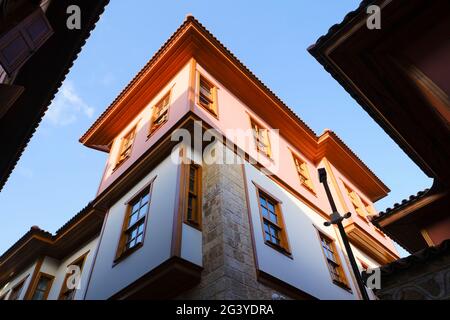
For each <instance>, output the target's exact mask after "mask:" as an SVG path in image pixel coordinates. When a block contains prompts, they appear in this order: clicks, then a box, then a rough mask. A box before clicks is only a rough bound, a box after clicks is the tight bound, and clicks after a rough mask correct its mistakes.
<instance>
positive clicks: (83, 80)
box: [0, 0, 431, 253]
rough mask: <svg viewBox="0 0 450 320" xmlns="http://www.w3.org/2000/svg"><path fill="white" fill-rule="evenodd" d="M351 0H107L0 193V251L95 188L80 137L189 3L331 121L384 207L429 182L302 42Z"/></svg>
mask: <svg viewBox="0 0 450 320" xmlns="http://www.w3.org/2000/svg"><path fill="white" fill-rule="evenodd" d="M358 5H359V0H346V1H335V0H320V1H319V0H314V1H306V0H301V1H299V0H292V1H288V0H283V1H274V0H270V1H269V0H254V1H236V0H232V1H230V0H228V1H200V0H192V1H188V0H182V1H167V0H164V1H149V0H130V1H117V0H116V1H111V3H110V4H109V5H108V7H107V8H106V11H105V13H104V14H103V16H102V17H101V19H100V21H99V22H98V23H97V27H96V29H95V30H94V31H93V32H92V35H91V37H90V38H89V39H88V42H87V44H86V45H85V46H84V48H83V51H82V52H81V54H80V55H79V57H78V59H77V60H76V61H75V64H74V66H73V67H72V69H71V71H70V73H69V75H68V77H67V79H66V81H65V82H64V85H63V87H62V89H61V90H60V92H59V93H58V95H57V97H56V98H55V100H54V101H53V104H52V106H51V107H50V109H49V111H48V112H47V114H46V116H45V117H44V120H43V122H42V123H41V125H40V126H39V128H38V129H37V131H36V133H35V135H34V137H33V138H32V140H31V142H30V143H29V145H28V147H27V149H26V150H25V152H24V154H23V155H22V158H21V159H20V161H19V162H18V165H17V167H16V169H15V170H14V172H13V173H12V175H11V177H10V179H9V181H8V182H7V183H6V186H5V187H4V189H3V191H2V192H1V193H0V214H1V223H0V253H3V252H4V251H5V250H6V249H8V248H9V247H10V246H11V245H12V244H13V243H14V242H16V241H17V240H18V239H19V238H20V237H21V236H22V235H23V234H24V233H25V232H26V231H28V230H29V228H30V227H31V226H32V225H38V226H39V227H41V228H42V229H45V230H48V231H50V232H55V231H56V230H57V229H58V228H59V227H61V226H62V225H63V224H64V223H65V222H66V221H68V220H69V219H70V218H71V217H72V216H73V215H75V214H76V213H77V212H78V211H79V210H80V209H82V208H83V207H84V206H85V205H86V204H87V203H88V202H89V201H90V200H92V199H93V198H94V197H95V194H96V191H97V187H98V184H99V182H100V178H101V176H102V173H103V169H104V163H105V161H106V156H107V155H106V154H105V153H102V152H99V151H95V150H92V149H88V148H86V147H84V146H83V145H81V144H80V143H79V142H78V139H79V138H80V137H81V135H82V134H83V133H84V132H85V131H86V129H88V128H89V126H90V125H91V124H92V123H93V122H94V120H95V119H96V118H97V116H98V115H100V114H101V113H102V112H103V110H104V109H105V108H106V107H107V106H108V105H109V104H110V103H111V102H112V101H113V100H114V98H115V97H116V96H117V95H118V93H119V92H120V91H121V90H122V88H123V87H124V86H125V85H126V84H127V83H128V82H129V81H130V80H131V79H132V78H133V76H134V75H135V74H136V73H137V72H138V71H139V70H140V69H141V68H142V67H143V66H144V64H145V63H146V62H147V61H148V60H149V59H150V58H151V57H152V55H153V54H154V53H155V52H156V50H158V49H159V47H160V46H161V45H162V44H163V43H164V42H165V41H166V40H167V39H168V38H169V36H170V35H171V34H172V33H173V32H174V31H175V30H176V29H177V28H178V26H179V25H180V24H181V23H182V22H183V20H184V18H185V16H186V14H187V13H192V14H193V15H194V16H195V17H196V18H197V19H198V20H199V21H200V22H201V23H202V24H204V25H205V26H206V28H208V29H209V30H210V31H211V32H212V33H213V34H214V35H215V36H216V37H217V38H218V39H219V40H220V41H221V42H222V43H223V44H224V45H225V46H227V47H228V48H229V49H230V50H231V51H232V52H233V53H234V54H235V55H236V56H237V57H238V58H239V59H240V60H241V61H242V62H243V63H244V64H245V65H246V66H247V67H249V68H250V70H252V71H253V72H254V73H255V74H256V75H257V76H258V77H259V78H260V79H261V80H262V81H263V82H264V83H265V84H266V85H267V86H269V88H271V89H272V90H273V91H274V92H275V93H276V94H277V95H278V96H279V97H280V98H281V99H282V100H283V101H284V102H286V104H287V105H289V106H290V107H291V108H292V109H293V110H295V112H296V113H297V114H298V115H299V116H300V117H301V118H302V119H303V120H304V121H305V122H306V123H307V124H308V125H309V126H310V127H311V128H312V129H313V130H314V131H315V132H316V133H318V134H320V133H321V132H322V131H323V129H324V128H330V129H332V130H333V131H335V132H336V133H337V134H338V135H339V136H340V137H341V138H342V139H343V140H344V141H345V142H346V143H347V145H348V146H349V147H350V148H351V149H352V150H353V151H354V152H355V153H356V154H358V156H359V157H360V158H361V159H362V160H363V161H364V162H365V163H366V164H367V165H368V166H369V167H370V168H371V169H372V170H373V171H374V172H375V173H376V174H377V175H378V176H379V177H380V178H381V180H383V181H384V182H385V183H386V184H387V185H388V186H389V187H390V188H391V190H392V191H391V193H390V194H389V196H388V197H386V198H385V199H382V200H380V201H379V202H378V203H376V208H377V209H378V210H384V209H385V208H386V207H387V206H390V205H392V204H393V203H394V202H397V201H400V200H402V199H404V198H406V197H408V196H409V195H411V194H414V193H416V192H417V191H419V190H422V189H424V188H426V187H429V186H430V185H431V180H430V179H429V178H427V177H426V176H425V175H424V174H423V173H422V172H421V171H420V169H419V168H418V167H417V166H416V165H415V164H414V163H413V162H412V161H411V160H410V159H409V158H408V157H407V156H406V155H405V154H404V153H403V152H402V151H401V149H400V148H399V147H398V146H397V145H396V144H395V143H394V142H393V141H392V140H391V139H390V138H389V137H388V136H387V135H386V134H385V132H384V131H383V130H382V129H381V128H380V127H379V126H378V125H377V124H376V123H375V122H374V121H373V120H372V119H371V118H370V117H369V116H368V115H367V114H366V112H365V111H364V110H363V109H362V108H361V107H360V106H359V105H358V104H357V103H356V102H355V101H354V100H353V99H352V98H351V97H350V95H349V94H348V93H347V92H346V91H345V90H344V89H343V88H342V87H341V86H340V85H339V84H338V83H337V82H336V81H335V80H334V79H333V78H332V77H331V76H330V75H329V74H328V73H327V72H326V71H325V70H324V69H323V68H322V66H321V65H320V64H319V63H318V62H317V61H316V60H315V59H314V58H313V57H312V56H311V55H310V54H309V53H308V52H307V51H306V49H307V48H308V46H309V45H311V44H313V43H314V42H315V40H316V39H317V38H318V37H320V36H321V35H323V34H325V33H326V32H327V31H328V28H329V27H330V26H331V25H333V24H335V23H338V22H340V21H342V19H343V17H344V16H345V14H346V13H347V12H349V11H351V10H353V9H355V8H356V7H357V6H358Z"/></svg>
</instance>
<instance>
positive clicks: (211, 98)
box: [198, 75, 217, 116]
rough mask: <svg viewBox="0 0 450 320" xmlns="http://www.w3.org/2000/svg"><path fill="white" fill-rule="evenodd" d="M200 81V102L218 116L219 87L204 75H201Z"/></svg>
mask: <svg viewBox="0 0 450 320" xmlns="http://www.w3.org/2000/svg"><path fill="white" fill-rule="evenodd" d="M198 81H199V82H198V102H199V104H200V105H201V106H202V107H204V108H205V109H206V110H208V111H209V112H211V113H212V114H213V115H215V116H217V87H216V86H214V85H213V84H212V83H211V82H210V81H209V80H207V79H206V78H205V77H204V76H202V75H199V80H198Z"/></svg>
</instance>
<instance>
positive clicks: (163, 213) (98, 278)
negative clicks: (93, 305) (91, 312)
mask: <svg viewBox="0 0 450 320" xmlns="http://www.w3.org/2000/svg"><path fill="white" fill-rule="evenodd" d="M177 171H178V165H177V164H176V163H174V162H173V161H172V159H171V158H170V157H168V158H166V159H165V160H164V161H162V162H161V163H160V164H159V165H158V166H157V167H156V168H155V169H154V170H153V171H152V172H150V173H149V174H148V175H147V176H146V177H145V178H143V179H142V180H141V181H140V182H139V183H137V184H136V185H135V186H134V187H133V188H132V189H131V190H129V192H128V193H127V194H126V195H124V196H123V197H122V198H121V199H120V200H119V201H117V202H116V203H115V204H114V205H113V206H112V207H111V208H110V210H109V212H108V216H107V218H106V224H105V229H104V234H103V236H102V239H101V240H100V245H99V248H98V256H97V259H96V262H95V266H94V268H93V272H92V279H91V282H90V284H89V287H88V289H87V294H86V299H107V298H109V297H110V296H111V295H113V294H115V293H117V292H118V291H120V290H121V289H123V288H124V287H126V286H127V285H129V284H131V283H132V282H133V281H135V280H137V279H138V278H139V277H141V276H143V275H144V274H146V273H147V272H149V271H151V270H152V269H154V268H155V267H157V266H158V265H160V264H161V263H163V262H164V261H165V260H167V259H168V258H169V257H170V250H171V239H172V227H173V212H174V205H175V195H176V186H177V184H178V181H177V180H178V175H177ZM155 176H156V179H155V180H154V182H153V190H152V198H151V203H150V208H149V213H148V217H147V218H148V221H147V228H146V233H145V238H144V244H143V246H142V247H141V248H139V249H138V250H137V251H135V252H134V253H132V254H131V255H129V256H128V257H126V258H125V259H123V260H121V261H120V262H118V263H117V264H114V259H115V255H116V250H117V245H118V241H119V238H120V235H121V230H122V224H123V220H124V216H125V213H126V204H125V203H126V202H127V201H128V200H130V198H131V197H132V196H133V195H134V194H136V192H138V191H139V190H140V189H142V187H144V186H145V185H146V184H147V183H148V182H149V181H150V180H151V179H153V178H154V177H155Z"/></svg>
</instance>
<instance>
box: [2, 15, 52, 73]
mask: <svg viewBox="0 0 450 320" xmlns="http://www.w3.org/2000/svg"><path fill="white" fill-rule="evenodd" d="M52 34H53V29H52V27H51V26H50V23H49V22H48V20H47V17H46V16H45V13H44V12H43V11H42V9H40V8H39V9H37V10H36V11H34V12H33V13H31V14H30V15H29V16H28V17H26V18H25V19H24V20H23V21H21V22H20V23H19V24H18V25H17V26H15V27H14V28H12V29H11V30H9V31H8V32H6V33H4V34H3V35H1V36H0V63H1V65H2V66H3V69H5V71H6V72H7V73H8V75H11V74H13V73H14V72H15V71H17V70H18V69H19V68H20V67H21V66H22V65H24V64H25V62H26V61H27V60H28V59H29V58H30V57H31V56H32V55H33V53H34V52H36V51H37V50H38V49H39V48H40V47H41V46H42V45H43V44H44V42H45V41H47V39H48V38H50V36H51V35H52Z"/></svg>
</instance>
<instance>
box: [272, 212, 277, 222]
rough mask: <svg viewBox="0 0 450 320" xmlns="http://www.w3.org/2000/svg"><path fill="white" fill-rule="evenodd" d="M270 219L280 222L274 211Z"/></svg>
mask: <svg viewBox="0 0 450 320" xmlns="http://www.w3.org/2000/svg"><path fill="white" fill-rule="evenodd" d="M270 220H272V221H273V222H275V223H278V218H277V216H276V215H274V214H273V213H270Z"/></svg>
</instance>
